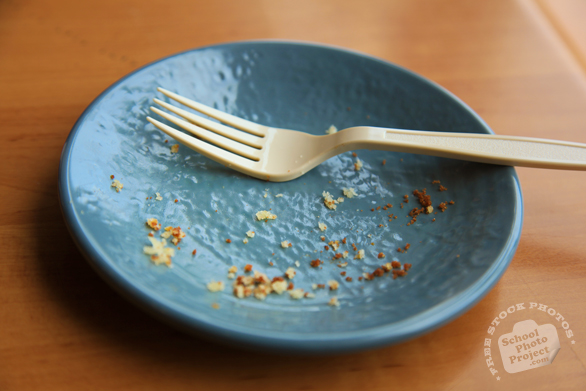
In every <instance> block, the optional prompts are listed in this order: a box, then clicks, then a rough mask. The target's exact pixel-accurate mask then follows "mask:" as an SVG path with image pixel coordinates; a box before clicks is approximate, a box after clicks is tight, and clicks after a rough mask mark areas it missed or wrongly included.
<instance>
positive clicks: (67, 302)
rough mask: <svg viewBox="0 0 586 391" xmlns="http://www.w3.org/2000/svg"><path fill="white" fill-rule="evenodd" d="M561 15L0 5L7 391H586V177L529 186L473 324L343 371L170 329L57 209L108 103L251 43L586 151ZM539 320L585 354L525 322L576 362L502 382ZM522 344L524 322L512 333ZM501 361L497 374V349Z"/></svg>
mask: <svg viewBox="0 0 586 391" xmlns="http://www.w3.org/2000/svg"><path fill="white" fill-rule="evenodd" d="M556 4H558V2H553V1H545V0H543V1H541V0H525V1H523V0H519V1H509V0H493V1H487V2H478V1H474V0H454V1H451V2H434V1H426V0H411V1H401V0H365V1H362V2H356V1H348V0H338V1H334V0H324V1H319V2H316V1H310V0H297V1H285V0H273V1H265V0H247V1H238V2H231V1H226V0H218V1H214V2H203V1H186V0H179V1H175V2H168V1H158V0H152V1H135V0H117V1H114V0H105V1H100V2H98V1H95V0H88V1H83V2H80V1H72V0H60V1H54V2H49V1H42V0H23V1H16V0H12V1H10V0H5V1H3V2H0V88H1V91H2V94H0V124H1V128H0V129H1V132H2V135H3V143H1V144H0V153H1V156H2V157H3V163H2V165H0V189H1V190H2V194H3V195H4V197H3V202H2V204H1V205H2V206H0V243H1V245H2V248H4V249H5V250H6V253H5V254H4V256H2V257H1V258H0V266H2V273H0V300H1V302H2V305H0V390H2V391H12V390H19V391H20V390H105V389H107V390H125V391H130V390H141V391H144V390H161V389H163V390H188V389H189V390H192V389H211V388H213V389H215V390H233V389H236V388H238V389H241V390H248V389H251V390H252V389H255V390H257V389H263V388H268V387H279V388H283V389H306V390H311V389H316V390H321V389H330V388H332V389H333V388H335V389H338V390H354V389H358V388H362V389H371V390H388V389H391V388H392V389H409V390H430V389H433V390H470V389H474V390H519V389H532V390H551V389H559V390H562V389H563V390H583V389H585V388H586V313H585V308H586V262H585V260H586V259H585V258H586V223H585V221H586V204H585V202H584V191H585V190H586V184H585V183H586V182H585V177H584V173H583V172H560V171H548V170H532V169H519V170H518V173H519V177H520V181H521V185H522V189H523V196H524V202H525V215H524V227H523V234H522V237H521V240H520V244H519V249H518V251H517V253H516V255H515V258H514V259H513V261H512V264H511V266H510V268H509V269H508V271H507V272H506V274H505V275H504V277H503V278H502V280H501V281H500V282H499V283H498V284H497V285H496V286H495V288H494V289H493V290H492V291H491V292H490V293H489V294H488V296H487V297H486V298H484V299H483V300H482V301H481V302H480V303H479V304H478V305H476V306H475V307H474V308H473V309H472V310H471V311H469V312H468V313H466V314H465V315H463V316H462V317H460V318H458V319H457V320H455V321H453V322H451V323H450V324H448V325H446V326H445V327H442V328H440V329H438V330H436V331H434V332H432V333H430V334H428V335H426V336H423V337H421V338H417V339H415V340H412V341H409V342H406V343H403V344H400V345H396V346H391V347H383V348H380V349H377V350H373V351H368V352H362V353H356V354H348V355H341V356H334V357H275V356H273V355H265V354H259V353H254V352H243V351H238V350H235V349H231V348H228V347H222V346H217V345H214V344H211V343H209V342H206V341H202V340H198V339H195V338H192V337H189V336H186V335H184V334H182V333H180V332H178V331H176V330H174V329H172V328H170V327H168V326H167V325H165V324H163V323H161V322H159V321H157V320H155V319H152V318H151V317H149V316H147V315H145V314H144V313H142V312H141V311H140V310H138V309H136V308H135V307H134V306H132V305H131V304H129V303H128V302H126V301H125V300H123V299H121V297H119V296H118V294H116V293H115V292H114V291H113V290H112V289H111V288H110V287H109V286H107V285H106V284H105V283H104V282H103V281H102V280H101V279H100V278H99V277H98V276H97V274H96V273H95V272H94V271H93V270H92V269H91V268H90V267H89V266H88V264H87V263H86V262H85V261H84V259H83V258H82V256H81V254H80V253H79V251H78V250H77V249H76V247H75V244H74V243H73V241H72V239H71V238H70V237H69V235H68V234H67V230H66V227H65V224H64V223H63V220H62V217H61V214H60V211H59V203H58V199H57V180H58V178H57V168H58V164H59V158H60V153H61V149H62V146H63V144H64V142H65V139H66V137H67V135H68V134H69V131H70V130H71V128H72V126H73V124H74V123H75V121H76V119H77V118H78V117H79V115H80V114H81V113H82V112H83V110H84V109H85V107H87V105H88V104H89V103H90V102H91V101H92V100H93V99H94V98H95V97H96V96H97V95H99V94H100V92H102V91H103V90H104V89H105V88H107V87H108V86H109V85H110V84H111V83H113V82H115V81H116V80H117V79H118V78H120V77H122V76H124V75H125V74H127V73H128V72H131V71H133V70H135V69H137V68H138V67H140V66H142V65H145V64H147V63H149V62H151V61H154V60H156V59H158V58H161V57H163V56H166V55H169V54H172V53H175V52H178V51H182V50H186V49H189V48H194V47H199V46H204V45H210V44H215V43H220V42H227V41H235V40H248V39H294V40H306V41H313V42H318V43H324V44H330V45H337V46H342V47H346V48H349V49H353V50H358V51H361V52H365V53H368V54H370V55H374V56H377V57H380V58H383V59H386V60H389V61H392V62H394V63H397V64H399V65H402V66H404V67H407V68H409V69H412V70H413V71H415V72H417V73H420V74H422V75H423V76H425V77H428V78H430V79H432V80H434V81H436V82H438V83H440V84H441V85H443V86H444V87H446V88H448V89H449V90H450V91H452V92H454V93H455V94H456V95H457V96H459V97H460V98H461V99H462V100H464V101H465V102H466V103H468V104H469V105H470V106H471V107H472V108H473V109H474V110H475V111H476V112H478V113H479V114H480V115H481V116H482V117H483V118H484V119H485V120H486V122H487V123H488V124H489V125H490V126H491V127H492V128H493V129H494V130H495V132H497V133H501V134H511V135H519V136H534V137H546V138H556V139H562V140H571V141H579V142H586V131H585V130H586V129H585V124H586V81H585V80H586V77H585V72H586V71H585V68H584V67H583V66H582V64H583V61H584V60H583V58H580V57H579V56H580V54H579V53H583V52H582V51H581V50H582V49H579V48H582V47H583V46H581V45H583V44H584V41H580V36H579V34H578V35H576V34H574V35H572V34H573V33H571V32H570V31H584V30H580V29H581V26H582V24H580V21H582V20H584V19H585V18H586V14H585V13H584V12H585V11H584V8H579V9H578V8H575V9H574V10H575V11H572V12H575V14H572V12H570V13H569V14H568V13H565V15H570V16H573V17H574V18H572V20H573V21H570V20H569V19H564V17H562V16H561V15H562V13H563V11H564V10H568V7H569V6H568V7H561V8H559V9H558V11H557V13H556V11H554V10H552V9H553V8H555V5H556ZM565 4H566V5H568V4H570V3H569V2H565ZM544 10H545V12H544ZM578 13H580V17H579V18H576V14H578ZM552 15H553V16H552ZM552 17H555V18H556V19H555V21H552V20H553V19H552ZM576 20H577V21H578V22H576ZM569 36H572V37H574V38H572V40H573V41H571V42H574V43H572V44H570V43H569V42H570V39H569V38H568V37H569ZM575 37H578V38H575ZM572 45H573V46H572ZM529 302H536V303H542V304H546V305H548V306H549V307H552V308H554V309H555V310H556V311H557V312H559V313H561V314H563V316H564V317H565V319H567V321H568V322H569V324H570V326H571V329H572V330H573V332H574V334H575V341H576V344H575V345H572V344H571V342H570V339H568V338H565V337H562V335H561V333H562V332H563V329H562V327H561V325H559V324H558V323H557V322H556V321H555V320H552V318H551V316H549V315H547V313H545V312H541V313H540V312H537V311H538V310H527V311H528V312H527V314H528V315H527V317H530V318H531V319H534V320H536V321H537V322H538V323H547V322H552V323H553V324H556V326H557V327H558V331H559V333H560V341H561V342H562V350H561V351H560V353H559V354H558V357H557V358H556V361H555V362H554V363H553V364H552V365H549V366H546V367H542V368H538V369H535V370H530V371H526V372H522V373H518V374H513V375H511V374H507V373H505V372H504V371H503V370H502V363H501V364H500V365H501V366H500V371H499V373H500V374H501V380H496V377H495V376H492V375H491V374H490V372H489V370H488V367H487V364H486V362H485V360H486V357H485V356H484V353H483V343H484V339H485V338H486V336H487V329H488V327H489V325H490V323H491V322H492V321H493V319H495V317H497V316H498V314H499V313H500V312H502V311H503V310H505V311H506V309H507V308H508V307H510V306H511V305H514V304H516V303H529ZM529 311H531V312H529ZM557 312H556V313H557ZM520 316H525V315H520ZM506 322H509V323H506ZM512 324H513V316H511V317H510V318H508V319H507V320H504V321H503V322H502V327H503V329H502V330H504V328H506V327H509V328H510V327H512ZM499 327H500V326H499ZM492 354H493V356H492V357H493V359H494V360H495V362H497V363H498V360H499V359H500V358H499V357H498V351H497V349H496V348H495V349H494V351H493V353H492ZM497 369H498V368H497Z"/></svg>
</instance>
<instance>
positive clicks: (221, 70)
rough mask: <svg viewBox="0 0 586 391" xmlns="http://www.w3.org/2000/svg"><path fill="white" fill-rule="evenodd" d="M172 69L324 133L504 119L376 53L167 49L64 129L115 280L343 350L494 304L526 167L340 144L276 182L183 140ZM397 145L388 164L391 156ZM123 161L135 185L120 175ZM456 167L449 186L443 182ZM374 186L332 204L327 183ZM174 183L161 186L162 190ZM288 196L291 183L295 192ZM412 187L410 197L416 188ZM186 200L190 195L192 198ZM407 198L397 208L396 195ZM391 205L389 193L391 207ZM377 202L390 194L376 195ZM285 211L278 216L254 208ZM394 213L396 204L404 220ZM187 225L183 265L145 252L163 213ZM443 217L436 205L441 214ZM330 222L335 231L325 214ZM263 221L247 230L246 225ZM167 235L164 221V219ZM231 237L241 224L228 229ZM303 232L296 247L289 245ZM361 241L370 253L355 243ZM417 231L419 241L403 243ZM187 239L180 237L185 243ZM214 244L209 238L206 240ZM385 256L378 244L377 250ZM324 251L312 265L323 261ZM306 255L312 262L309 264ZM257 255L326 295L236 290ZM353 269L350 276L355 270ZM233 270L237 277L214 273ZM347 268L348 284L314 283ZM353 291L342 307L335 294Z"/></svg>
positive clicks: (175, 304)
mask: <svg viewBox="0 0 586 391" xmlns="http://www.w3.org/2000/svg"><path fill="white" fill-rule="evenodd" d="M157 86H162V87H164V88H166V89H168V90H171V91H175V92H177V93H179V94H181V95H184V96H187V97H191V98H193V99H195V100H198V101H200V102H202V103H204V104H208V105H211V106H214V107H216V108H218V109H220V110H224V111H226V112H229V113H232V114H235V115H237V116H241V117H243V118H247V119H250V120H252V121H256V122H260V123H262V124H266V125H270V126H274V127H279V128H290V129H297V130H299V131H303V132H309V133H313V134H324V133H325V131H326V129H328V128H329V127H330V125H335V126H336V127H337V128H338V129H341V128H345V127H350V126H356V125H369V126H382V127H396V128H406V129H422V130H439V131H451V132H454V131H455V132H473V133H490V132H491V130H490V129H489V128H488V126H487V125H486V124H485V123H484V122H483V121H482V120H481V119H480V118H479V117H478V116H477V115H476V114H475V113H474V112H472V110H471V109H470V108H468V107H467V106H466V105H465V104H463V103H462V102H461V101H460V100H458V99H457V98H456V97H454V96H453V95H451V94H450V93H449V92H447V91H446V90H444V89H442V88H441V87H439V86H437V85H436V84H434V83H432V82H430V81H428V80H425V79H423V78H422V77H420V76H417V75H415V74H413V73H411V72H409V71H407V70H405V69H402V68H400V67H397V66H395V65H393V64H390V63H388V62H385V61H382V60H379V59H376V58H372V57H368V56H365V55H363V54H358V53H355V52H350V51H346V50H342V49H337V48H331V47H324V46H318V45H313V44H302V43H290V42H242V43H231V44H225V45H218V46H212V47H205V48H201V49H197V50H192V51H188V52H185V53H180V54H177V55H174V56H171V57H168V58H165V59H163V60H160V61H157V62H155V63H153V64H150V65H148V66H146V67H144V68H142V69H139V70H138V71H136V72H134V73H132V74H130V75H128V76H126V77H125V78H123V79H122V80H120V81H118V82H116V83H115V84H114V85H112V86H111V87H110V88H109V89H108V90H106V91H105V92H104V93H103V94H101V95H100V96H99V97H98V98H97V99H96V100H95V101H94V102H93V103H92V104H91V105H90V106H89V107H88V108H87V110H86V111H85V112H84V114H83V115H82V116H81V118H80V119H79V121H78V122H77V123H76V124H75V126H74V128H73V130H72V131H71V134H70V135H69V138H68V139H67V142H66V144H65V147H64V150H63V155H62V159H61V166H60V178H59V180H60V183H59V190H60V196H61V204H62V207H63V212H64V216H65V220H66V221H67V224H68V226H69V228H70V231H71V233H72V235H73V237H74V239H75V241H76V242H77V244H78V245H79V247H80V249H81V251H82V252H83V253H84V255H85V256H86V257H87V259H88V261H89V262H90V263H91V265H92V266H93V267H94V268H95V269H96V270H97V271H98V273H99V274H100V275H101V276H102V277H103V278H104V279H106V280H107V281H108V282H109V283H110V284H111V285H112V286H113V287H114V288H115V289H117V290H118V291H119V292H121V293H122V294H123V295H124V296H125V297H127V298H129V299H130V300H131V301H133V302H134V303H136V304H138V305H139V306H141V307H142V308H144V309H146V310H147V311H149V312H150V313H152V314H154V315H155V316H158V317H160V318H163V319H165V320H167V321H168V322H170V323H172V324H173V325H175V326H177V327H179V328H182V329H184V330H188V331H191V332H193V333H196V334H197V335H200V336H204V337H211V338H213V339H215V340H218V341H222V342H225V343H228V344H233V345H237V346H248V347H253V348H262V349H268V350H277V351H281V352H283V351H284V352H302V353H334V352H341V351H352V350H359V349H365V348H372V347H377V346H383V345H386V344H391V343H397V342H400V341H404V340H406V339H408V338H413V337H415V336H418V335H421V334H423V333H426V332H429V331H431V330H433V329H435V328H438V327H440V326H441V325H443V324H446V323H447V322H449V321H451V320H453V319H455V318H456V317H457V316H459V315H461V314H463V313H464V312H465V311H466V310H468V309H469V308H471V307H472V306H473V305H474V304H475V303H477V302H478V301H479V300H480V299H481V298H482V297H483V296H484V295H486V294H487V292H488V291H489V290H490V289H491V288H492V287H493V286H494V284H495V283H496V282H497V281H498V279H499V278H500V277H501V275H502V274H503V273H504V271H505V270H506V268H507V266H508V265H509V262H510V261H511V258H512V257H513V254H514V252H515V249H516V247H517V243H518V240H519V236H520V231H521V220H522V200H521V193H520V187H519V181H518V178H517V176H516V174H515V171H514V169H512V168H510V167H502V166H494V165H486V164H478V163H468V162H462V161H457V160H451V159H443V158H435V157H427V156H419V155H410V154H399V153H389V152H378V151H376V152H375V151H368V150H360V151H356V154H357V156H358V158H359V159H361V161H362V162H363V163H364V166H363V168H362V169H361V170H359V171H356V170H354V166H353V163H354V162H355V160H356V158H355V157H354V156H352V154H351V153H346V154H343V155H340V156H337V157H334V158H332V159H330V160H328V161H327V162H325V163H323V164H322V165H320V166H319V167H317V168H315V169H314V170H312V171H311V172H309V173H307V174H306V175H304V176H303V177H301V178H298V179H296V180H294V181H291V182H285V183H271V182H263V181H259V180H256V179H252V178H249V177H246V176H244V175H241V174H239V173H237V172H235V171H232V170H230V169H227V168H225V167H223V166H221V165H219V164H217V163H215V162H213V161H210V160H208V159H207V158H204V157H202V156H201V155H199V154H197V153H195V152H194V151H192V150H190V149H188V148H186V147H183V146H181V147H180V148H179V152H177V153H171V151H170V147H171V146H172V145H173V144H175V142H174V141H173V140H169V142H167V141H166V138H167V137H166V136H165V135H164V134H162V133H161V132H159V131H158V130H156V129H155V128H154V127H153V126H152V125H151V124H149V123H148V122H147V121H146V116H147V115H150V112H149V106H150V105H151V102H152V99H153V98H154V97H156V96H159V97H161V96H160V95H158V94H157V93H156V87H157ZM383 162H384V164H383ZM111 175H114V176H115V179H117V180H119V181H120V182H121V183H122V184H123V185H124V188H123V189H122V190H121V191H120V192H116V190H115V189H114V188H113V187H111V183H112V180H111V179H110V176H111ZM438 180H439V181H440V182H441V185H443V186H444V187H445V188H447V190H445V191H439V184H437V183H433V182H434V181H438ZM344 187H346V188H349V187H352V188H354V189H355V190H356V192H357V193H358V196H357V197H355V198H346V199H345V201H344V202H342V203H340V204H339V205H338V208H337V210H335V211H333V210H330V209H327V208H326V207H325V206H324V203H323V198H322V192H323V191H328V192H330V193H331V194H332V195H334V196H335V197H342V196H343V195H342V189H343V188H344ZM424 188H425V189H427V193H428V194H429V195H430V196H431V199H432V202H433V206H434V207H435V211H436V212H438V211H439V209H438V205H439V204H440V203H441V202H445V201H454V203H453V205H448V208H447V210H446V211H445V212H438V213H437V214H435V213H433V214H429V215H421V216H419V217H418V219H417V221H416V222H414V223H413V224H408V223H409V222H410V221H411V217H408V216H407V214H408V212H409V211H410V210H411V209H412V208H414V207H416V206H418V203H417V200H416V198H415V197H414V196H413V195H412V193H413V191H414V190H416V189H418V190H420V191H421V190H423V189H424ZM157 192H158V193H160V194H161V196H162V197H163V200H161V201H157V200H155V193H157ZM281 194H282V196H280V197H277V195H281ZM404 195H409V196H410V197H409V203H404V205H403V207H402V208H401V203H402V202H403V197H404ZM175 200H177V201H175ZM387 204H392V205H393V207H392V208H388V209H387V210H384V208H382V206H385V205H387ZM378 207H381V208H380V209H379V208H378ZM373 209H374V211H372V210H373ZM260 210H271V212H272V213H274V214H276V215H277V216H278V217H277V219H276V220H274V221H269V222H266V223H265V222H259V221H256V219H255V213H256V212H257V211H260ZM389 214H393V215H394V216H397V218H396V219H395V218H393V219H392V221H389V216H388V215H389ZM153 217H154V218H157V219H158V220H159V222H160V223H162V225H163V226H173V227H176V226H180V227H181V228H182V229H183V231H185V232H186V237H185V238H184V239H183V240H182V241H181V243H180V244H179V246H180V247H181V249H180V250H179V249H177V248H176V255H175V256H174V257H173V267H171V268H169V267H166V266H156V265H155V264H153V263H152V262H151V261H150V259H149V257H148V256H147V255H145V254H144V253H143V247H144V246H146V245H148V244H149V241H148V240H147V239H148V236H147V235H148V232H150V230H149V228H148V227H147V226H146V224H145V222H146V220H147V219H148V218H153ZM433 219H435V221H433ZM319 222H323V223H325V224H326V225H327V227H328V228H327V230H326V231H325V232H321V231H320V230H319V229H318V223H319ZM249 230H252V231H254V232H256V236H255V237H254V238H252V239H249V242H248V244H245V243H243V239H244V238H245V237H246V232H247V231H249ZM158 235H159V232H158V233H157V234H156V236H158ZM322 235H324V236H325V237H326V242H328V241H330V240H341V239H343V238H346V239H347V244H346V245H341V247H340V248H339V250H338V252H342V251H345V250H347V251H349V254H350V256H349V257H348V259H346V260H347V261H348V266H347V267H346V268H340V267H337V266H336V264H337V263H338V261H332V260H331V258H332V257H333V255H334V252H333V251H332V250H329V251H327V250H325V249H324V245H325V243H324V242H322V240H321V239H320V236H322ZM226 239H231V243H227V242H226ZM284 240H288V241H290V242H291V243H292V247H289V248H286V249H285V248H282V247H281V245H280V243H281V241H284ZM351 243H354V244H355V245H356V247H357V248H358V249H364V250H365V258H364V259H362V260H355V259H353V257H354V255H355V254H356V252H355V251H354V250H353V248H352V246H351ZM407 243H409V244H410V248H409V250H408V251H407V252H399V251H397V249H398V248H402V249H404V248H405V246H406V245H407ZM171 247H175V246H173V245H171ZM194 249H197V254H196V255H195V256H193V255H192V251H193V250H194ZM381 252H382V253H384V254H385V255H386V257H385V258H384V259H379V258H378V254H379V253H381ZM318 258H319V259H320V260H322V261H324V263H323V264H322V266H321V268H317V269H316V268H312V267H311V266H310V261H311V260H314V259H318ZM394 260H396V261H399V262H401V263H402V264H403V263H410V264H411V265H412V268H411V269H410V270H409V272H408V274H407V275H406V276H403V277H399V278H396V279H393V278H392V275H391V274H390V273H385V275H383V276H381V277H377V278H375V279H374V280H372V281H366V280H362V281H359V277H361V276H362V275H363V273H365V272H366V273H370V272H372V271H373V270H375V269H376V268H377V267H379V266H380V265H381V264H383V263H386V262H391V261H394ZM296 262H297V263H298V265H299V266H296ZM245 264H252V265H253V266H254V270H258V271H261V272H263V273H266V274H267V275H268V276H269V277H270V278H272V277H275V276H282V275H283V273H284V272H285V270H286V269H287V268H289V267H293V268H294V269H296V271H297V275H296V276H295V278H294V279H293V280H292V282H293V283H294V284H295V288H303V289H304V290H305V291H309V292H313V293H315V298H305V299H302V300H294V299H292V298H290V297H289V295H288V294H286V293H285V294H282V295H277V294H271V295H269V296H268V297H267V298H266V300H263V301H261V300H257V299H255V298H253V297H248V298H245V299H238V298H236V297H235V296H234V295H233V294H232V289H231V286H232V285H231V284H232V281H231V280H228V279H227V272H228V268H229V267H230V266H232V265H236V266H237V267H238V269H239V273H242V268H243V266H244V265H245ZM342 271H345V272H346V276H345V277H352V279H353V281H352V282H348V281H346V280H345V277H344V276H342V275H340V273H341V272H342ZM212 280H216V281H224V282H225V284H226V286H227V289H226V290H224V291H223V292H216V293H212V292H210V291H208V289H207V284H208V283H209V282H210V281H212ZM329 280H336V281H338V282H339V284H340V286H339V288H338V290H336V291H329V290H327V289H318V290H313V289H312V284H323V283H327V282H328V281H329ZM333 296H336V297H337V298H338V300H339V303H340V306H339V307H332V306H329V305H328V302H329V301H330V299H331V298H332V297H333Z"/></svg>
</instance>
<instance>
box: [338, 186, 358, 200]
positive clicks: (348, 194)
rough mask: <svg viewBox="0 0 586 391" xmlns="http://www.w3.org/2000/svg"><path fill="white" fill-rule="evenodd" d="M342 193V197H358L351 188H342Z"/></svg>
mask: <svg viewBox="0 0 586 391" xmlns="http://www.w3.org/2000/svg"><path fill="white" fill-rule="evenodd" d="M342 192H343V193H344V195H345V196H346V197H348V198H354V197H356V196H357V195H358V194H357V193H356V191H355V190H354V188H353V187H349V188H347V187H344V188H343V189H342Z"/></svg>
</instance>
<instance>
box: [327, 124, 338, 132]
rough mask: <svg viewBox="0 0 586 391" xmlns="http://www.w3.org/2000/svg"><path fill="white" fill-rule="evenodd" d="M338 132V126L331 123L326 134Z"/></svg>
mask: <svg viewBox="0 0 586 391" xmlns="http://www.w3.org/2000/svg"><path fill="white" fill-rule="evenodd" d="M337 132H338V128H336V127H335V126H334V125H331V126H330V127H329V128H328V129H327V130H326V134H334V133H337Z"/></svg>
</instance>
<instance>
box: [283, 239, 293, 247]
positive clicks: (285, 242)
mask: <svg viewBox="0 0 586 391" xmlns="http://www.w3.org/2000/svg"><path fill="white" fill-rule="evenodd" d="M291 246H293V244H291V242H289V241H288V240H283V241H282V242H281V247H283V248H289V247H291Z"/></svg>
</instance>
